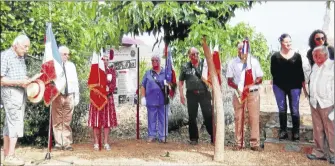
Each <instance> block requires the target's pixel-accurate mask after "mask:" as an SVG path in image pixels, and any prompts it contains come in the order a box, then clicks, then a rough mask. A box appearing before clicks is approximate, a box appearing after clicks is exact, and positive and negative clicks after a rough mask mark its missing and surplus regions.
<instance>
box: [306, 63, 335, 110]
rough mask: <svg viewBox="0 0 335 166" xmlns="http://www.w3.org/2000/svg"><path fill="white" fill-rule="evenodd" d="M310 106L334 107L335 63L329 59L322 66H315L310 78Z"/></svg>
mask: <svg viewBox="0 0 335 166" xmlns="http://www.w3.org/2000/svg"><path fill="white" fill-rule="evenodd" d="M309 79H310V82H309V91H310V92H309V94H310V99H309V101H310V104H311V106H312V107H313V108H316V105H317V103H319V105H320V107H321V108H327V107H330V106H332V105H334V61H333V60H330V59H327V60H326V61H325V62H324V63H323V64H322V65H321V66H318V65H317V64H314V65H313V67H312V71H311V73H310V76H309Z"/></svg>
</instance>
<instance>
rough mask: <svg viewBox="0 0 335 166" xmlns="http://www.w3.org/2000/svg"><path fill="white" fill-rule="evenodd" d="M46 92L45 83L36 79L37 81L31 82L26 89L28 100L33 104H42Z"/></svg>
mask: <svg viewBox="0 0 335 166" xmlns="http://www.w3.org/2000/svg"><path fill="white" fill-rule="evenodd" d="M44 90H45V85H44V82H43V81H41V80H40V79H36V80H35V81H33V82H31V83H30V84H28V85H27V87H26V91H27V97H28V100H29V101H30V102H32V103H38V102H40V101H41V100H42V97H43V95H44Z"/></svg>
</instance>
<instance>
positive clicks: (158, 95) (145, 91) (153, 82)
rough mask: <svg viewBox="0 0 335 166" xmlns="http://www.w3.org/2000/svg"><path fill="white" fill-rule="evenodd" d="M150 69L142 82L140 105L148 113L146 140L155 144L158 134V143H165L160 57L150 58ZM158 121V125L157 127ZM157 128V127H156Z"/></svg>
mask: <svg viewBox="0 0 335 166" xmlns="http://www.w3.org/2000/svg"><path fill="white" fill-rule="evenodd" d="M151 64H152V69H150V70H148V71H146V73H145V74H144V76H143V80H142V87H141V96H142V99H141V103H142V105H145V106H146V107H147V111H148V140H147V142H155V140H156V134H157V132H158V141H159V142H160V143H162V142H165V139H166V134H165V132H166V131H167V124H168V116H167V115H168V114H167V112H166V111H168V110H169V109H168V106H167V107H166V110H164V104H165V102H164V93H163V92H164V89H163V88H164V79H165V71H164V68H162V67H161V66H160V57H159V56H157V55H154V56H153V57H152V58H151ZM157 120H158V125H157ZM156 126H157V127H156Z"/></svg>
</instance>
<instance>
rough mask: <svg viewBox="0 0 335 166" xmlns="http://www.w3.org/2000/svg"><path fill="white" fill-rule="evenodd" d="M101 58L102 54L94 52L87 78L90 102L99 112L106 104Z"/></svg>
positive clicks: (105, 80)
mask: <svg viewBox="0 0 335 166" xmlns="http://www.w3.org/2000/svg"><path fill="white" fill-rule="evenodd" d="M102 56H103V53H102V52H101V56H99V55H98V54H97V53H95V52H94V53H93V57H92V65H91V71H90V75H89V78H88V87H89V89H90V101H91V104H92V105H93V106H94V107H96V108H97V109H98V110H101V109H102V108H104V106H105V105H106V104H107V91H106V86H107V76H106V72H105V65H104V62H103V61H102Z"/></svg>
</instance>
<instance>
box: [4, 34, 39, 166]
mask: <svg viewBox="0 0 335 166" xmlns="http://www.w3.org/2000/svg"><path fill="white" fill-rule="evenodd" d="M29 48H30V40H29V38H28V37H27V36H26V35H19V36H17V37H16V38H15V39H14V42H13V44H12V47H11V48H9V49H7V50H5V51H3V52H1V100H2V103H3V106H4V109H5V120H4V127H3V129H2V132H3V140H4V145H3V150H4V161H3V163H2V164H4V165H24V163H25V162H24V161H23V160H22V159H20V158H17V156H15V146H16V143H17V140H18V138H20V137H23V133H24V131H23V128H24V121H23V119H24V111H25V108H26V94H25V87H26V86H27V85H28V84H29V83H30V82H32V81H34V80H32V79H30V78H28V77H27V67H26V64H25V61H24V59H25V58H24V57H25V55H26V54H27V53H28V50H29Z"/></svg>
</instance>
